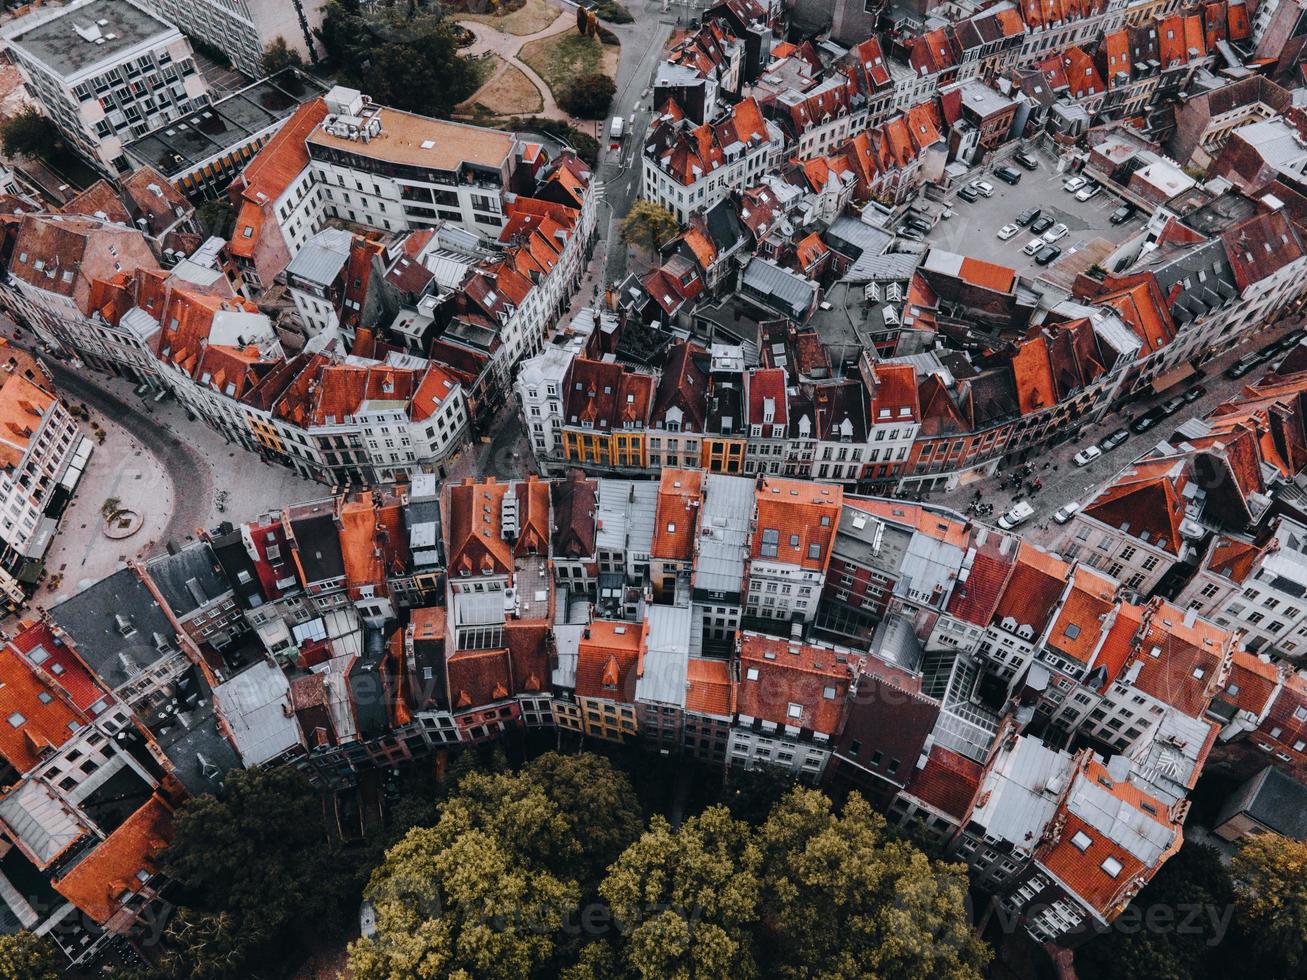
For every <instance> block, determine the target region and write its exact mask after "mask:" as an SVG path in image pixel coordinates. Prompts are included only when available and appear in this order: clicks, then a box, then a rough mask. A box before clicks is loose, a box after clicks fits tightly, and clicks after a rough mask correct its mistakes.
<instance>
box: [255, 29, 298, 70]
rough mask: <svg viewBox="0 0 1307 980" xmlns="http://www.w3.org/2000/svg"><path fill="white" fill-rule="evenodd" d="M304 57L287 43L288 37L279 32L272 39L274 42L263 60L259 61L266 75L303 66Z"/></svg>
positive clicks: (264, 53)
mask: <svg viewBox="0 0 1307 980" xmlns="http://www.w3.org/2000/svg"><path fill="white" fill-rule="evenodd" d="M303 67H304V59H303V58H301V57H300V53H299V52H298V51H295V50H294V49H292V48H290V47H288V46H287V45H286V39H285V38H284V37H282V36H281V35H280V34H278V35H277V36H276V37H274V38H273V39H272V42H271V43H270V44H269V45H268V47H267V48H266V49H265V50H264V52H263V60H262V61H261V62H260V63H259V68H260V69H261V70H262V71H263V74H264V77H267V76H268V75H275V74H277V72H279V71H283V70H285V69H287V68H303Z"/></svg>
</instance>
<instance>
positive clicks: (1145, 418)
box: [1130, 408, 1166, 432]
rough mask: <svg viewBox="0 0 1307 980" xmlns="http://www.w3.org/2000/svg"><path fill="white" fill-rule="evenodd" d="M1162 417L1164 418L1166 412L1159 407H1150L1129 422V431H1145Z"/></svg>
mask: <svg viewBox="0 0 1307 980" xmlns="http://www.w3.org/2000/svg"><path fill="white" fill-rule="evenodd" d="M1164 418H1166V413H1165V412H1163V411H1162V410H1161V409H1160V408H1154V409H1151V410H1149V411H1147V412H1145V413H1144V414H1143V415H1141V416H1139V418H1137V419H1135V420H1134V421H1133V422H1131V423H1130V431H1131V432H1147V431H1148V430H1149V429H1151V428H1152V427H1153V426H1155V425H1156V424H1157V423H1158V422H1160V421H1162V419H1164Z"/></svg>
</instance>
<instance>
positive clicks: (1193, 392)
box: [1180, 385, 1207, 403]
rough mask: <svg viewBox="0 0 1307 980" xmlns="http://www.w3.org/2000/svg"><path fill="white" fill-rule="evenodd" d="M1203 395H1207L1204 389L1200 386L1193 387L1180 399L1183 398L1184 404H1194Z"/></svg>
mask: <svg viewBox="0 0 1307 980" xmlns="http://www.w3.org/2000/svg"><path fill="white" fill-rule="evenodd" d="M1205 394H1207V389H1206V388H1204V387H1203V386H1202V385H1194V386H1193V387H1192V388H1189V389H1187V390H1186V391H1185V393H1184V394H1183V395H1181V396H1180V397H1181V398H1183V399H1184V400H1185V402H1186V403H1187V402H1196V401H1198V399H1200V398H1202V397H1203V395H1205Z"/></svg>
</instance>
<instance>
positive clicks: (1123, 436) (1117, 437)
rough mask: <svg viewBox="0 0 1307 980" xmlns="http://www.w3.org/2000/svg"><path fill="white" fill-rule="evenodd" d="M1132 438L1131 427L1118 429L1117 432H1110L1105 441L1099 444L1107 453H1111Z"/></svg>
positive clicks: (1104, 438)
mask: <svg viewBox="0 0 1307 980" xmlns="http://www.w3.org/2000/svg"><path fill="white" fill-rule="evenodd" d="M1129 438H1130V430H1129V429H1117V430H1116V431H1115V432H1109V433H1108V434H1107V435H1106V436H1104V437H1103V441H1102V442H1100V443H1099V444H1098V448H1099V449H1101V450H1103V452H1105V453H1110V452H1111V451H1112V450H1113V449H1115V448H1116V447H1117V446H1119V445H1121V443H1123V442H1125V441H1126V440H1127V439H1129Z"/></svg>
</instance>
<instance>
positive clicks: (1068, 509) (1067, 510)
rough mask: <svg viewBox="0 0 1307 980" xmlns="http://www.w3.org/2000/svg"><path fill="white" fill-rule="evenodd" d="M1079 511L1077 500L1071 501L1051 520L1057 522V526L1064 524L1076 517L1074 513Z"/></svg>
mask: <svg viewBox="0 0 1307 980" xmlns="http://www.w3.org/2000/svg"><path fill="white" fill-rule="evenodd" d="M1079 509H1080V501H1078V500H1073V501H1071V502H1070V503H1069V504H1063V505H1062V506H1061V507H1059V508H1058V509H1057V512H1056V513H1055V514H1054V515H1053V520H1055V521H1057V522H1058V523H1059V524H1065V523H1066V522H1067V521H1069V520H1071V518H1073V517H1075V516H1076V511H1078V510H1079Z"/></svg>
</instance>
